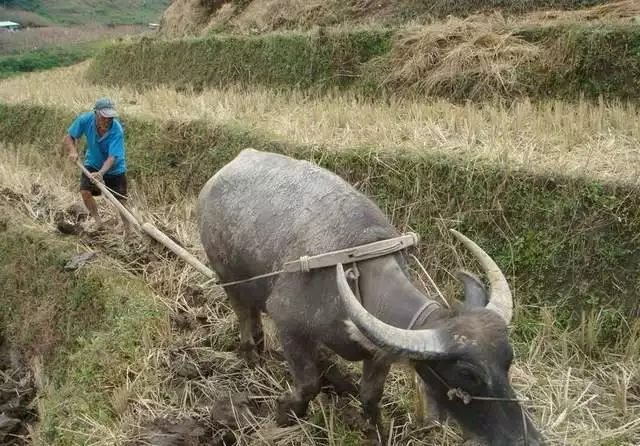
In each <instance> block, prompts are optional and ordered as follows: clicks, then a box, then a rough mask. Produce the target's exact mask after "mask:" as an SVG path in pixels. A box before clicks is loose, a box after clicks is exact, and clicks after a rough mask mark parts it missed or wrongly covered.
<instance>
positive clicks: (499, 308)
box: [450, 229, 513, 325]
mask: <svg viewBox="0 0 640 446" xmlns="http://www.w3.org/2000/svg"><path fill="white" fill-rule="evenodd" d="M450 231H451V232H452V233H453V235H455V236H456V238H457V239H458V240H460V241H461V242H462V244H463V245H464V246H465V247H466V248H467V249H468V250H469V251H471V253H472V254H473V255H474V256H475V257H476V259H478V262H479V263H480V266H481V267H482V269H483V270H484V272H485V274H486V275H487V279H488V280H489V303H487V308H489V309H491V310H493V311H495V312H496V313H498V314H499V315H500V316H502V318H503V319H504V320H505V321H506V323H507V325H508V324H509V323H510V322H511V317H512V316H513V298H512V297H511V290H510V289H509V283H508V282H507V279H506V278H505V277H504V274H502V271H501V270H500V268H499V267H498V265H496V262H494V261H493V259H492V258H491V257H490V256H489V254H487V253H486V252H484V250H483V249H482V248H480V247H479V246H478V245H476V244H475V243H474V242H473V241H472V240H470V239H469V238H467V237H465V236H464V235H462V234H460V233H459V232H458V231H456V230H455V229H450Z"/></svg>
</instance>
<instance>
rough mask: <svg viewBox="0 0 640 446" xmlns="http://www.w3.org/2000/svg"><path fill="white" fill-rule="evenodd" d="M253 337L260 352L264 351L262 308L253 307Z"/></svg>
mask: <svg viewBox="0 0 640 446" xmlns="http://www.w3.org/2000/svg"><path fill="white" fill-rule="evenodd" d="M250 311H251V337H252V338H253V343H254V345H255V346H256V350H257V352H258V354H262V353H263V352H264V331H263V330H262V318H261V315H260V310H259V309H257V308H251V310H250Z"/></svg>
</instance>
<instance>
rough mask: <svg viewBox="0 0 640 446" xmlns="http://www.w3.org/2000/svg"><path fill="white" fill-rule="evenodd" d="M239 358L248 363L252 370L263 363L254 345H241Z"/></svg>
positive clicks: (238, 351)
mask: <svg viewBox="0 0 640 446" xmlns="http://www.w3.org/2000/svg"><path fill="white" fill-rule="evenodd" d="M237 353H238V356H239V357H240V358H241V359H242V360H243V361H244V362H246V363H247V366H248V367H249V368H251V369H253V368H255V367H256V366H258V365H259V364H260V362H261V359H260V355H258V353H257V352H256V348H255V346H254V345H253V344H248V343H247V344H240V346H239V347H238V350H237Z"/></svg>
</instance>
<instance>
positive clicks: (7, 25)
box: [0, 21, 20, 32]
mask: <svg viewBox="0 0 640 446" xmlns="http://www.w3.org/2000/svg"><path fill="white" fill-rule="evenodd" d="M19 28H20V24H19V23H16V22H9V21H5V22H0V32H7V31H9V32H12V31H17V30H18V29H19Z"/></svg>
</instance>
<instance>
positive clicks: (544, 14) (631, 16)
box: [523, 0, 640, 25]
mask: <svg viewBox="0 0 640 446" xmlns="http://www.w3.org/2000/svg"><path fill="white" fill-rule="evenodd" d="M639 17H640V3H639V2H637V1H636V0H620V1H613V2H607V3H605V4H602V5H596V6H592V7H591V8H586V9H577V10H573V11H560V10H550V11H536V12H532V13H529V14H527V15H526V16H524V18H523V19H524V20H523V22H524V23H526V24H539V25H543V24H548V23H549V22H551V23H556V24H557V23H575V22H606V23H629V22H636V21H638V18H639Z"/></svg>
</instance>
